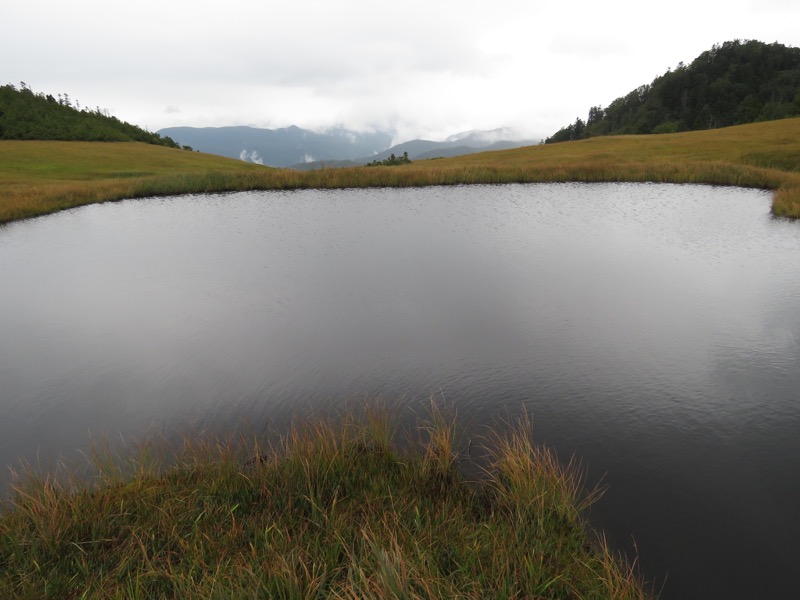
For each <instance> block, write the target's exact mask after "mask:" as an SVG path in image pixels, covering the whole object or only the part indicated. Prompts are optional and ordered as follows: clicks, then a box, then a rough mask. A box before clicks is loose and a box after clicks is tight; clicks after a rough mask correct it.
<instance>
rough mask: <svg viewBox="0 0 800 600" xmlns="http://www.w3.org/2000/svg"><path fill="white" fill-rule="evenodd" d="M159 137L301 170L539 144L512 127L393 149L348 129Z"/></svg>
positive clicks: (188, 130)
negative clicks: (393, 157) (392, 157)
mask: <svg viewBox="0 0 800 600" xmlns="http://www.w3.org/2000/svg"><path fill="white" fill-rule="evenodd" d="M158 133H159V134H160V135H164V136H169V137H170V138H171V139H174V140H176V141H178V143H182V144H187V145H190V146H192V147H193V148H196V149H198V150H200V151H202V152H208V153H209V154H217V155H220V156H227V157H229V158H238V159H241V160H245V161H248V162H256V163H259V164H265V165H269V166H273V167H288V168H295V169H301V170H310V169H315V168H333V167H342V166H355V165H363V164H366V163H368V162H371V161H373V160H378V161H381V160H384V159H386V158H388V157H389V156H390V155H391V154H395V155H396V156H401V155H403V153H405V152H408V155H409V158H410V159H411V160H420V159H426V158H435V157H450V156H460V155H464V154H470V153H473V152H483V151H486V150H494V149H507V148H518V147H521V146H529V145H532V144H535V143H538V142H535V141H533V140H519V139H518V140H509V139H499V138H502V137H503V135H508V136H513V135H514V134H513V131H512V130H510V129H507V128H500V129H492V130H486V131H469V132H463V133H460V134H455V135H452V136H450V137H448V138H447V139H446V140H444V141H434V140H423V139H415V140H408V141H406V142H402V143H400V144H395V145H391V138H392V135H391V134H390V133H388V132H373V133H361V132H356V131H350V130H348V129H344V128H334V129H330V130H327V131H325V132H316V131H312V130H309V129H302V128H300V127H298V126H296V125H291V126H289V127H284V128H280V129H262V128H256V127H249V126H226V127H167V128H164V129H160V130H159V131H158Z"/></svg>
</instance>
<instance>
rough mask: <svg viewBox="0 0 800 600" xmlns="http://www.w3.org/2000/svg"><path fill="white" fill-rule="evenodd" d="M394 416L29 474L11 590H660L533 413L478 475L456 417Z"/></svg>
mask: <svg viewBox="0 0 800 600" xmlns="http://www.w3.org/2000/svg"><path fill="white" fill-rule="evenodd" d="M394 433H395V432H394V430H393V426H392V424H391V422H390V421H389V420H387V419H385V418H382V417H376V416H374V415H373V416H371V417H370V416H368V417H365V418H363V419H358V420H354V419H352V418H351V419H344V420H342V421H341V422H337V423H332V422H323V423H316V424H314V425H306V426H305V427H303V428H295V429H293V430H292V431H291V432H290V433H289V434H288V435H287V436H285V437H284V438H283V439H282V442H281V443H279V444H277V445H276V446H275V447H273V448H271V449H269V450H264V449H263V448H259V447H258V446H257V445H255V444H253V443H250V444H243V443H237V444H232V443H213V444H212V443H206V444H200V443H197V442H192V443H188V442H187V443H186V444H185V445H184V446H183V447H182V448H179V449H176V450H175V451H174V452H173V453H172V454H171V455H169V456H168V458H167V459H165V460H159V459H157V458H156V457H155V454H156V452H154V450H158V453H160V452H161V451H163V450H164V448H163V447H161V446H157V447H155V448H153V447H151V448H149V449H148V448H146V447H143V448H142V450H141V452H139V453H138V454H137V455H136V456H135V457H134V458H132V459H129V460H126V461H121V460H119V459H111V458H109V457H108V456H106V455H98V456H96V461H95V462H96V465H97V467H98V475H97V477H96V478H95V479H94V480H93V481H92V482H90V483H89V482H78V481H73V482H72V483H55V482H54V480H53V479H51V478H47V477H40V476H35V475H32V474H28V475H26V476H25V477H24V478H23V480H22V482H21V483H19V484H18V487H17V491H16V493H15V496H14V497H13V498H12V500H11V501H10V502H7V503H6V504H5V505H4V506H3V512H2V513H0V597H3V598H11V597H21V598H78V597H80V598H174V597H181V598H223V597H224V598H228V597H237V598H241V597H248V598H252V597H264V598H312V597H313V598H321V597H336V598H609V599H610V598H614V599H621V598H645V597H647V594H646V593H645V592H644V591H643V586H642V583H641V581H640V580H639V579H638V578H637V577H636V576H635V574H634V572H633V569H631V568H630V567H628V566H626V563H625V562H624V561H622V560H621V558H620V557H617V556H615V555H614V554H613V553H612V552H610V551H609V549H608V548H607V547H606V546H605V544H604V543H603V542H602V539H600V538H598V537H597V536H596V535H595V534H594V533H592V532H591V531H589V530H588V529H587V527H586V523H585V521H584V519H583V517H582V511H583V509H584V508H585V507H586V506H587V505H588V503H589V502H590V501H591V500H592V495H591V494H589V495H586V494H584V491H583V490H582V485H581V477H580V474H579V472H578V471H577V470H576V469H575V468H573V467H572V466H570V467H567V468H564V467H562V466H561V465H560V464H559V463H558V461H557V460H556V458H555V456H554V455H553V454H552V452H550V451H548V450H546V449H542V448H540V447H536V446H534V445H533V444H532V443H531V438H530V431H529V427H527V426H526V425H525V424H524V423H523V424H522V425H520V427H518V428H517V429H516V431H515V432H513V433H511V434H509V435H507V436H505V435H504V436H500V435H489V436H488V437H487V439H486V444H485V448H486V452H487V456H488V462H487V463H486V464H487V465H488V468H486V472H485V477H484V478H482V480H481V481H480V482H477V483H476V482H467V481H465V479H464V478H463V476H462V475H461V474H460V471H459V468H458V467H459V463H460V462H461V461H464V460H466V459H467V457H466V456H461V457H459V456H458V455H457V453H456V451H455V450H454V447H453V444H454V442H453V426H452V423H449V422H447V421H445V420H444V419H442V418H440V417H436V418H434V420H433V422H432V423H430V424H428V425H425V424H423V425H422V426H421V427H420V428H419V429H417V430H415V432H413V433H412V434H411V435H413V436H414V439H415V440H417V442H416V443H415V444H411V446H412V447H413V448H415V449H414V450H408V451H404V452H403V451H400V450H398V449H396V447H395V446H394V445H393V443H392V441H391V440H392V439H393V436H394ZM472 451H473V452H477V451H478V448H477V447H476V448H474V449H473V450H472ZM166 465H169V466H166Z"/></svg>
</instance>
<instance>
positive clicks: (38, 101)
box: [0, 84, 178, 148]
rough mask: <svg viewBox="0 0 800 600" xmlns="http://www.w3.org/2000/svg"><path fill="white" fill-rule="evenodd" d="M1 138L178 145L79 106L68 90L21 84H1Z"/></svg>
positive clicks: (94, 110) (107, 115)
mask: <svg viewBox="0 0 800 600" xmlns="http://www.w3.org/2000/svg"><path fill="white" fill-rule="evenodd" d="M0 140H67V141H86V142H146V143H148V144H158V145H161V146H169V147H173V148H177V147H178V144H176V143H175V142H174V141H173V140H171V139H170V138H168V137H162V136H160V135H158V134H157V133H150V132H149V131H145V130H144V129H142V128H140V127H137V126H136V125H131V124H130V123H125V122H124V121H120V120H119V119H117V118H116V117H113V116H111V115H109V114H108V112H107V111H104V110H101V109H100V108H99V107H98V108H96V109H90V108H88V107H83V108H81V106H80V104H78V103H77V102H75V101H73V100H70V98H69V95H68V94H63V95H62V94H58V98H55V97H53V96H52V95H50V94H47V95H45V94H42V93H34V92H33V90H31V88H29V87H28V86H26V85H24V84H21V86H20V89H17V88H16V87H15V86H13V85H10V84H8V85H3V86H0Z"/></svg>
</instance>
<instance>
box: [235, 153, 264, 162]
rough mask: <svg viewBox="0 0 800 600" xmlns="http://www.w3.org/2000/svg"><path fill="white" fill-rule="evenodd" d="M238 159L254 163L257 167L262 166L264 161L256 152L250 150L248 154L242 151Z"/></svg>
mask: <svg viewBox="0 0 800 600" xmlns="http://www.w3.org/2000/svg"><path fill="white" fill-rule="evenodd" d="M239 159H240V160H243V161H245V162H251V163H255V164H257V165H263V164H264V159H263V158H261V155H260V154H259V153H258V151H257V150H250V151H249V152H248V151H247V150H242V151H241V152H240V153H239Z"/></svg>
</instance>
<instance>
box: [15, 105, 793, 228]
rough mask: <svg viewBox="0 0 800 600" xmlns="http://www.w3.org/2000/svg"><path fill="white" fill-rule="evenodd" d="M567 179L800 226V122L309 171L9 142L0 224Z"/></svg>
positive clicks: (118, 146)
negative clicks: (146, 207) (741, 205)
mask: <svg viewBox="0 0 800 600" xmlns="http://www.w3.org/2000/svg"><path fill="white" fill-rule="evenodd" d="M565 181H578V182H615V181H630V182H645V181H651V182H659V183H700V184H715V185H736V186H743V187H753V188H763V189H769V190H775V191H776V193H775V195H774V199H773V213H774V214H775V215H778V216H785V217H792V218H798V217H800V118H795V119H784V120H780V121H769V122H765V123H753V124H749V125H741V126H737V127H728V128H724V129H714V130H709V131H693V132H686V133H676V134H664V135H640V136H615V137H600V138H591V139H588V140H581V141H578V142H567V143H561V144H548V145H540V146H531V147H527V148H516V149H513V150H501V151H495V152H483V153H480V154H472V155H467V156H459V157H454V158H443V159H436V160H428V161H416V162H414V163H412V164H410V165H402V166H394V167H352V168H345V169H321V170H318V171H303V172H300V171H293V170H290V169H273V168H269V167H262V166H259V165H253V164H249V163H244V162H241V161H236V160H232V159H226V158H222V157H218V156H210V155H205V154H199V153H196V152H186V151H182V150H175V149H170V148H162V147H158V146H152V145H147V144H136V143H99V142H94V143H92V142H21V141H3V142H0V223H2V222H7V221H12V220H16V219H23V218H27V217H32V216H36V215H41V214H48V213H51V212H55V211H58V210H63V209H65V208H70V207H73V206H79V205H82V204H89V203H95V202H104V201H108V200H120V199H123V198H141V197H148V196H164V195H176V194H187V193H208V192H229V191H244V190H291V189H309V188H314V189H334V188H363V187H416V186H430V185H459V184H499V183H545V182H565Z"/></svg>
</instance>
